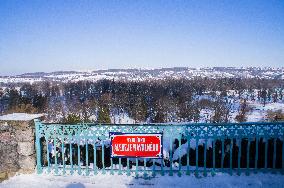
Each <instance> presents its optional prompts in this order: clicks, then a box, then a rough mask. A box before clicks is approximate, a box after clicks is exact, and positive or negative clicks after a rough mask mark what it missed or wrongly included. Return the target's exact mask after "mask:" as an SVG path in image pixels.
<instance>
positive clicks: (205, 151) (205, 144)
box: [203, 139, 207, 176]
mask: <svg viewBox="0 0 284 188" xmlns="http://www.w3.org/2000/svg"><path fill="white" fill-rule="evenodd" d="M206 153H207V139H205V143H204V162H203V163H204V172H203V175H204V176H207V168H206Z"/></svg>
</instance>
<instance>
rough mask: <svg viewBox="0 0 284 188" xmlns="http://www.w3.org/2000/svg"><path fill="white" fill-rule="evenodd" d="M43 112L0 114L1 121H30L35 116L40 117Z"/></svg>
mask: <svg viewBox="0 0 284 188" xmlns="http://www.w3.org/2000/svg"><path fill="white" fill-rule="evenodd" d="M42 116H44V114H27V113H12V114H7V115H3V116H0V120H2V121H31V120H33V119H36V118H40V117H42Z"/></svg>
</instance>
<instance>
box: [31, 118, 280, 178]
mask: <svg viewBox="0 0 284 188" xmlns="http://www.w3.org/2000/svg"><path fill="white" fill-rule="evenodd" d="M35 126H36V147H37V171H38V173H43V172H46V173H55V174H68V173H69V174H73V173H78V174H84V175H95V174H97V173H98V172H102V173H106V171H110V173H114V172H118V173H119V174H122V173H123V172H126V173H127V174H128V175H130V172H133V173H135V174H136V175H139V172H143V175H144V177H146V176H149V175H156V173H157V172H160V173H161V174H162V175H163V174H165V172H168V173H169V175H173V173H174V172H177V173H178V175H181V174H183V172H186V174H190V173H192V172H195V174H196V175H198V174H199V173H200V172H201V171H202V172H203V174H204V175H205V176H206V175H207V172H209V171H210V172H212V174H214V173H215V172H217V171H223V172H225V171H228V172H229V173H230V174H232V173H233V171H236V172H238V173H241V172H243V171H245V172H246V173H249V172H251V171H262V170H265V171H267V170H273V171H280V172H283V169H284V144H283V138H284V123H283V122H270V123H260V122H255V123H228V124H204V123H197V124H135V125H133V124H129V125H102V124H84V123H82V124H76V125H65V124H47V123H42V122H40V121H39V120H35ZM110 132H123V133H163V145H164V159H161V160H160V159H156V160H155V159H131V158H127V159H126V164H124V165H123V164H122V162H123V160H122V159H118V161H115V160H114V159H111V158H110V157H109V156H107V155H106V154H107V152H108V148H109V141H110V139H109V133H110ZM269 140H271V141H273V142H269ZM252 143H253V145H252ZM271 144H272V146H271ZM252 146H253V147H252ZM262 146H263V147H264V152H262V150H263V147H262ZM208 147H209V149H208ZM242 147H246V153H241V152H243V150H242ZM260 147H261V148H262V149H260ZM201 148H203V149H202V152H203V154H202V155H203V164H202V165H200V164H199V163H200V160H199V158H200V157H201V156H200V151H199V150H200V149H201ZM268 148H269V149H270V151H271V150H272V151H273V152H272V153H268ZM271 148H272V149H271ZM234 150H237V166H234V165H233V164H235V163H233V153H236V152H233V151H234ZM192 152H193V153H194V154H192ZM219 152H221V155H219ZM250 152H254V153H255V157H254V158H253V160H254V164H255V165H254V167H252V166H250V163H251V162H250V160H251V159H250V158H251V156H250ZM44 154H45V156H44ZM262 155H264V156H262ZM269 155H272V157H269ZM225 156H229V160H228V161H229V162H228V165H227V166H226V167H225V166H224V160H225ZM242 156H246V157H245V158H246V160H247V161H246V162H247V164H246V166H245V167H244V165H241V162H242V161H241V160H242ZM276 156H278V157H276ZM279 156H280V157H279ZM260 158H261V159H263V158H264V162H263V161H262V162H263V163H264V164H263V166H261V164H262V162H261V161H260V160H259V159H260ZM279 158H280V159H281V162H279V161H277V160H279ZM269 159H272V160H273V161H272V166H271V167H270V166H269V165H268V160H269ZM44 161H45V162H44ZM106 161H110V164H106ZM192 161H195V165H192V164H191V163H192ZM98 163H100V165H99V164H98ZM209 163H210V164H209ZM217 163H218V164H219V163H221V164H219V166H218V167H217ZM130 164H131V165H130ZM142 164H143V165H142ZM208 164H209V166H208ZM277 164H278V165H277ZM279 164H281V165H280V166H279ZM200 166H203V170H200V168H199V167H200Z"/></svg>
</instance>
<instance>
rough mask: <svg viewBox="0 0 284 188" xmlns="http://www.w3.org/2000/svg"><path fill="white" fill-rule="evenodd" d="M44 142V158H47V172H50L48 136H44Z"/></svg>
mask: <svg viewBox="0 0 284 188" xmlns="http://www.w3.org/2000/svg"><path fill="white" fill-rule="evenodd" d="M45 143H46V158H47V172H48V173H50V159H49V153H50V151H49V141H48V138H47V137H45Z"/></svg>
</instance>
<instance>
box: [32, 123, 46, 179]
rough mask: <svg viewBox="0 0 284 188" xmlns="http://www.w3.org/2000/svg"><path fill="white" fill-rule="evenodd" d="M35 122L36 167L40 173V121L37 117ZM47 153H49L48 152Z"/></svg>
mask: <svg viewBox="0 0 284 188" xmlns="http://www.w3.org/2000/svg"><path fill="white" fill-rule="evenodd" d="M34 123H35V136H36V163H37V165H36V169H37V173H38V174H41V173H42V166H41V147H40V132H39V131H40V121H39V120H38V119H35V120H34ZM47 147H48V143H47ZM48 155H49V153H48Z"/></svg>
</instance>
